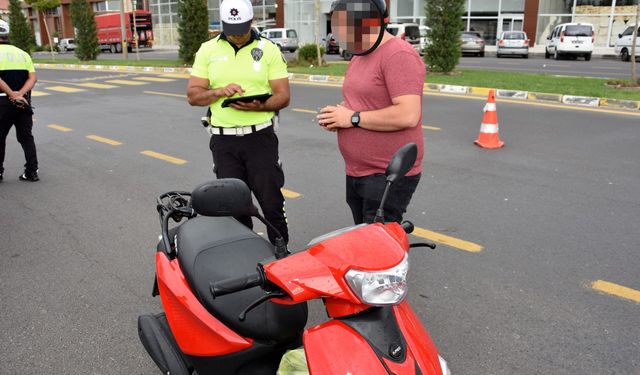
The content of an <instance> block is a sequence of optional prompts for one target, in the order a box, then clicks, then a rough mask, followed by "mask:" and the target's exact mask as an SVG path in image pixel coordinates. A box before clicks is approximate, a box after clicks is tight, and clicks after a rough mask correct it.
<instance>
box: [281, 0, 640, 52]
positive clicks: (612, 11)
mask: <svg viewBox="0 0 640 375" xmlns="http://www.w3.org/2000/svg"><path fill="white" fill-rule="evenodd" d="M426 1H428V0H426ZM331 2H332V1H331V0H321V1H320V12H321V17H320V20H319V27H320V35H326V34H327V33H328V32H330V30H331V25H330V22H329V21H330V19H329V10H330V6H331ZM387 3H388V4H389V13H390V16H391V20H392V21H397V22H415V23H419V24H421V25H425V24H426V22H425V12H424V5H425V0H390V1H387ZM637 3H638V0H466V4H465V15H464V16H463V19H464V21H465V29H466V30H468V31H478V32H480V33H481V34H482V36H483V37H484V38H485V40H486V41H487V44H489V45H495V43H496V39H497V38H498V36H499V35H500V33H501V32H502V31H507V30H524V31H526V32H527V34H528V35H529V38H530V39H531V43H532V45H534V44H546V37H547V35H549V34H550V32H551V31H552V30H553V28H554V27H555V26H556V25H558V24H560V23H565V22H584V23H591V24H593V25H594V28H595V30H596V46H599V47H610V46H613V45H614V44H615V40H616V38H617V35H618V33H621V32H622V31H623V30H624V29H625V28H626V27H627V26H628V25H631V24H633V23H635V4H637ZM284 24H285V26H286V27H291V28H294V29H296V30H298V34H299V35H300V38H299V39H300V40H301V42H303V43H305V42H307V43H308V42H313V41H314V39H315V38H314V35H315V33H314V29H315V25H316V24H315V4H314V1H313V0H287V1H286V5H285V15H284ZM427 26H429V25H427Z"/></svg>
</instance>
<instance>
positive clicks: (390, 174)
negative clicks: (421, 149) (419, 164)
mask: <svg viewBox="0 0 640 375" xmlns="http://www.w3.org/2000/svg"><path fill="white" fill-rule="evenodd" d="M416 157H418V146H416V144H415V143H407V144H406V145H404V146H402V147H400V148H399V149H398V151H396V153H395V154H394V155H393V158H391V161H390V162H389V165H388V166H387V170H386V172H385V174H386V175H387V181H391V182H395V180H397V179H398V178H400V177H403V176H404V175H405V174H406V173H407V172H409V170H411V167H413V164H414V163H415V162H416Z"/></svg>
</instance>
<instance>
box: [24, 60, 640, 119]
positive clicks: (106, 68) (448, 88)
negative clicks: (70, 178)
mask: <svg viewBox="0 0 640 375" xmlns="http://www.w3.org/2000/svg"><path fill="white" fill-rule="evenodd" d="M33 65H34V66H35V67H36V68H38V69H64V70H80V71H82V70H88V71H102V72H129V73H134V72H135V73H155V74H162V73H165V74H166V73H174V74H184V75H185V76H188V75H190V74H191V68H172V67H151V66H122V65H77V64H40V63H36V64H33ZM289 80H291V81H298V82H312V83H327V84H342V82H343V81H344V77H342V76H328V75H309V74H300V73H289ZM489 90H492V88H489V87H473V86H457V85H444V84H438V83H425V84H424V88H423V92H424V93H429V92H441V93H447V94H457V95H473V96H487V95H488V94H489ZM495 90H496V96H497V97H498V98H509V99H519V100H523V101H527V100H535V101H543V102H552V103H564V104H569V105H575V106H581V107H585V106H586V107H604V108H611V109H623V110H633V111H639V110H640V101H636V100H623V99H609V98H597V97H588V96H575V95H562V94H550V93H542V92H529V91H519V90H502V89H495Z"/></svg>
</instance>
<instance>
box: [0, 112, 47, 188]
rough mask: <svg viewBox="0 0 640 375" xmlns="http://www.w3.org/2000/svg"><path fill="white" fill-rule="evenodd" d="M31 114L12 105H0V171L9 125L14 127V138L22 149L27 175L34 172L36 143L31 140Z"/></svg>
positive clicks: (36, 160)
mask: <svg viewBox="0 0 640 375" xmlns="http://www.w3.org/2000/svg"><path fill="white" fill-rule="evenodd" d="M32 116H33V115H32V114H31V113H29V112H26V111H22V110H19V109H17V108H15V107H14V106H13V105H0V173H3V172H4V168H3V165H4V153H5V147H6V141H7V135H8V134H9V130H11V127H12V126H14V125H15V127H16V138H17V139H18V142H20V145H21V146H22V150H23V151H24V158H25V159H26V161H27V162H26V164H25V165H24V169H25V172H26V173H27V175H29V174H33V173H36V171H37V170H38V156H37V153H36V144H35V142H34V141H33V134H31V129H32V128H33V117H32Z"/></svg>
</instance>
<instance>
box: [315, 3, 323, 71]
mask: <svg viewBox="0 0 640 375" xmlns="http://www.w3.org/2000/svg"><path fill="white" fill-rule="evenodd" d="M316 49H317V53H318V67H321V66H322V56H320V0H316Z"/></svg>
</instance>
